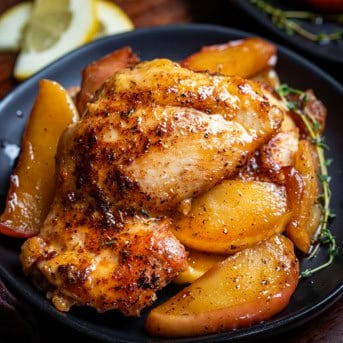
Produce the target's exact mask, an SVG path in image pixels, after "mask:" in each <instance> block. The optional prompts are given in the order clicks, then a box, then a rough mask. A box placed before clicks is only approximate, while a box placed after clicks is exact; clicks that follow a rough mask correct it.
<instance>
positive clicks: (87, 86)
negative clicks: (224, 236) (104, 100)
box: [76, 47, 139, 115]
mask: <svg viewBox="0 0 343 343" xmlns="http://www.w3.org/2000/svg"><path fill="white" fill-rule="evenodd" d="M138 62H139V58H138V56H136V55H135V54H134V53H133V52H132V50H131V48H130V47H124V48H121V49H118V50H115V51H114V52H112V53H110V54H108V55H106V56H104V57H102V58H101V59H99V60H97V61H95V62H93V63H91V64H89V65H88V66H87V67H86V68H85V69H83V71H82V81H81V91H80V92H79V94H78V95H77V97H76V104H77V109H78V111H79V113H80V115H82V114H83V113H84V111H85V110H86V108H87V103H88V102H89V101H91V100H92V98H93V96H94V94H95V92H96V90H97V89H99V88H100V86H102V84H103V83H104V82H105V81H106V79H108V78H109V77H110V76H112V75H113V74H114V73H115V72H116V71H118V70H120V69H123V68H126V67H130V66H134V65H135V64H137V63H138Z"/></svg>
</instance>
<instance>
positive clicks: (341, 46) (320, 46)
mask: <svg viewBox="0 0 343 343" xmlns="http://www.w3.org/2000/svg"><path fill="white" fill-rule="evenodd" d="M268 3H270V4H271V5H272V6H274V7H276V8H280V9H282V10H306V11H311V12H315V13H318V11H315V10H314V9H312V8H310V7H308V6H306V5H304V4H302V3H301V1H283V0H273V1H268ZM235 4H236V5H237V6H239V7H240V8H241V9H242V10H243V11H245V12H246V13H248V14H249V15H250V16H252V17H253V18H254V19H256V20H257V21H258V22H259V23H260V24H262V25H263V26H265V27H266V28H267V29H269V30H271V31H272V32H274V33H276V34H277V35H279V37H281V38H282V39H284V40H285V41H287V42H288V43H290V44H293V45H294V46H295V47H297V48H299V49H302V50H303V51H306V52H307V53H309V54H313V55H315V56H317V57H320V58H322V59H325V60H327V61H333V62H339V63H343V40H342V39H341V40H340V41H339V42H329V43H315V42H311V41H310V40H308V39H305V38H303V37H301V36H299V35H296V34H294V35H289V34H287V33H286V32H285V31H284V30H281V29H280V28H278V27H277V26H275V25H274V24H273V22H272V20H271V17H270V16H269V15H267V14H266V13H264V12H262V11H261V10H260V9H258V8H257V7H256V6H255V5H253V4H251V3H250V1H249V0H236V1H235ZM299 22H300V23H301V25H303V26H304V28H306V29H307V30H309V31H311V32H313V33H320V32H327V33H329V32H335V31H338V30H342V25H340V24H338V23H334V22H329V21H324V22H323V23H321V24H315V23H312V22H309V21H304V20H302V21H299Z"/></svg>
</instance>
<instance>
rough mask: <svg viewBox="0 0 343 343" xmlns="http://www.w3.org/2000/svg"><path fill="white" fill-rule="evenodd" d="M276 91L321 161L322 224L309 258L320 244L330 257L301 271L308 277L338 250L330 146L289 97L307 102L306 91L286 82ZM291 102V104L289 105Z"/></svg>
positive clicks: (324, 266)
mask: <svg viewBox="0 0 343 343" xmlns="http://www.w3.org/2000/svg"><path fill="white" fill-rule="evenodd" d="M275 91H276V93H277V94H278V95H279V97H280V98H281V100H282V102H283V104H284V105H285V106H286V108H290V109H291V110H292V111H293V113H294V114H296V115H297V116H298V117H299V118H300V119H301V120H302V122H303V124H304V125H305V127H306V129H307V132H308V134H309V138H310V139H311V141H312V143H313V144H314V145H315V148H316V151H317V155H318V161H319V172H318V180H319V181H320V183H321V188H322V194H320V195H319V196H318V202H319V204H320V205H321V210H322V211H321V212H322V214H321V221H320V225H319V228H318V231H317V232H318V234H317V235H316V236H317V237H316V245H315V246H314V247H313V249H312V253H311V255H310V256H309V258H312V257H313V256H314V254H315V253H316V251H317V250H318V248H319V246H320V245H327V254H328V258H327V261H326V262H324V263H323V264H321V265H319V266H318V267H315V268H313V269H306V270H304V271H303V272H301V274H300V277H301V278H306V277H310V276H311V275H313V274H314V273H316V272H318V271H319V270H322V269H324V268H326V267H328V266H329V265H330V264H331V263H332V261H333V260H334V258H335V256H336V255H337V252H338V248H337V244H336V239H335V237H334V236H333V235H332V233H331V231H330V229H329V221H330V220H332V219H333V218H334V217H335V215H334V214H333V213H332V212H331V209H330V201H331V190H330V187H329V183H330V176H329V175H328V169H327V167H328V166H329V165H330V164H331V162H332V159H326V158H325V151H327V150H328V149H329V147H328V146H327V144H325V142H324V137H323V136H322V135H321V134H320V125H318V124H319V123H318V121H317V120H316V119H315V118H314V117H313V115H312V114H311V113H310V112H309V111H308V110H307V109H306V107H302V106H299V105H298V104H297V102H295V101H294V100H293V99H292V100H289V99H288V98H287V97H288V96H289V95H290V96H291V95H298V96H299V100H302V103H304V100H305V99H306V103H307V101H308V98H307V95H306V93H305V92H303V91H301V90H298V89H294V88H291V87H288V86H287V85H286V84H282V85H280V86H279V87H277V88H276V89H275ZM290 103H291V106H289V104H290Z"/></svg>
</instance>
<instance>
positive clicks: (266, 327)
mask: <svg viewBox="0 0 343 343" xmlns="http://www.w3.org/2000/svg"><path fill="white" fill-rule="evenodd" d="M250 35H251V34H248V33H243V32H241V31H236V30H232V29H227V28H222V27H217V26H209V25H180V26H167V27H160V28H159V27H157V28H149V29H142V30H137V31H134V32H132V33H126V34H121V35H117V36H113V37H108V38H104V39H102V40H99V41H96V42H94V43H91V44H90V45H88V46H85V47H82V48H81V49H79V50H77V51H74V52H72V53H70V54H69V55H67V56H66V57H64V58H62V59H60V60H59V61H57V62H55V63H54V64H52V65H50V66H49V67H47V68H46V69H44V70H43V71H41V72H40V73H38V74H37V75H35V76H34V77H32V78H31V79H29V80H28V81H26V82H24V83H23V84H22V85H20V86H19V87H18V88H16V89H15V90H14V92H12V93H11V94H10V95H9V96H7V97H6V98H5V99H4V100H3V101H2V102H1V104H0V122H1V126H0V139H1V140H2V141H3V142H5V143H6V144H7V143H9V144H16V145H19V144H20V139H21V133H22V130H23V127H24V124H25V118H27V116H28V114H29V112H30V109H31V106H32V103H33V101H34V98H35V96H36V94H37V85H38V81H39V80H40V79H42V78H48V79H52V80H56V81H58V82H60V83H61V84H62V85H63V86H65V87H69V86H72V85H77V84H79V81H80V71H81V70H82V68H83V67H84V66H85V65H86V64H88V63H89V62H91V61H93V60H95V59H97V58H99V57H101V56H103V55H105V54H107V53H109V52H110V51H112V50H114V49H117V48H119V47H122V46H125V45H130V46H131V47H132V48H133V49H134V51H135V52H136V53H137V54H138V55H140V56H141V58H142V59H143V60H145V59H153V58H156V57H168V58H170V59H173V60H180V59H182V58H184V57H185V56H187V55H188V54H190V53H192V52H194V51H196V50H197V49H199V48H200V47H201V46H202V45H205V44H206V45H207V44H214V43H222V42H226V41H228V40H231V39H238V38H243V37H247V36H250ZM277 70H278V72H279V74H280V76H281V79H282V80H283V81H284V82H287V83H289V84H290V85H292V86H294V87H298V88H301V89H305V88H313V89H314V90H315V92H316V94H317V95H318V97H319V98H320V99H322V100H323V101H324V102H325V104H326V105H327V107H328V110H329V118H328V124H327V131H326V136H327V141H328V144H330V145H331V147H332V150H331V151H330V155H331V157H334V159H335V162H334V164H333V166H332V167H331V175H332V189H333V199H332V206H333V209H334V211H335V212H336V214H337V217H338V219H337V220H336V222H335V224H334V225H333V231H334V233H335V234H336V236H337V243H338V245H339V246H341V247H343V230H340V219H341V218H343V213H342V212H343V208H342V205H343V186H342V183H341V178H342V171H343V157H342V154H341V151H340V147H342V146H343V134H342V132H343V123H342V115H341V103H339V102H340V100H341V97H342V94H343V91H342V86H340V85H339V84H338V83H336V82H335V81H334V80H333V79H332V78H330V77H329V76H328V75H327V74H325V73H324V72H322V71H321V70H319V69H318V68H316V67H315V66H314V65H312V64H310V63H309V62H307V61H306V60H304V59H303V58H301V57H299V56H297V55H295V54H294V53H292V52H291V51H289V50H286V49H284V48H282V47H279V62H278V66H277ZM18 111H19V112H18ZM18 113H19V114H20V113H22V114H23V116H19V117H18V115H17V114H18ZM6 144H3V146H5V145H6ZM0 166H1V175H0V180H1V184H0V191H1V195H2V198H1V203H2V205H3V204H4V195H5V193H6V190H7V187H8V182H9V174H10V172H11V168H12V166H13V160H11V159H10V158H8V156H7V154H6V153H5V149H1V150H0ZM19 249H20V242H19V241H17V240H15V239H9V238H6V237H0V260H1V266H0V275H1V276H2V277H3V278H4V279H5V280H6V281H7V283H8V284H9V286H11V287H12V288H13V289H15V290H16V291H17V292H19V293H20V294H21V295H22V296H24V297H25V298H26V299H27V301H28V302H30V303H31V304H33V305H34V306H35V307H37V308H39V309H40V310H42V311H44V312H45V313H46V314H47V315H49V316H51V317H52V318H54V319H56V320H59V321H61V322H63V323H65V325H68V326H70V327H73V328H74V329H76V330H79V331H82V332H83V333H85V334H87V335H89V336H92V337H95V338H98V339H103V340H107V341H113V340H118V341H122V342H129V341H130V342H132V341H146V340H148V339H151V338H148V337H147V336H146V335H145V333H144V331H143V322H144V316H145V315H146V313H147V311H145V312H144V313H143V317H142V318H140V319H135V318H124V317H123V316H121V315H120V314H118V313H116V312H115V311H113V312H109V313H105V314H97V313H96V312H95V311H94V310H92V309H88V308H76V309H72V310H71V311H70V312H69V313H60V312H58V311H56V310H55V309H54V307H53V306H52V305H51V303H50V302H49V301H47V300H46V299H45V297H44V295H43V294H42V293H39V292H38V291H37V290H36V289H35V288H33V287H32V286H31V283H30V281H29V280H28V279H27V278H25V277H24V276H23V274H22V272H21V268H20V265H19V261H18V252H19ZM341 252H342V250H341ZM324 257H325V251H324V249H321V250H320V251H319V253H318V256H317V257H316V258H315V259H314V260H312V261H310V262H308V261H302V268H304V267H307V266H314V265H316V264H318V263H320V262H321V261H322V260H323V259H324ZM342 289H343V256H342V253H340V255H339V256H338V257H337V258H336V259H335V261H334V263H333V264H332V265H331V266H330V267H329V268H327V269H325V270H323V271H322V272H320V273H318V274H316V275H315V276H313V277H312V278H311V279H309V280H302V281H301V282H300V284H299V286H298V288H297V290H296V292H295V294H294V296H293V297H292V300H291V303H290V304H289V306H288V307H287V308H286V309H285V310H284V311H283V312H282V313H280V314H278V315H277V316H276V317H274V318H273V319H271V320H269V321H267V322H265V323H264V324H259V325H255V326H253V327H251V328H245V329H241V330H237V331H233V332H227V333H223V334H218V335H210V336H205V337H201V338H199V337H196V338H190V339H179V340H176V341H178V342H186V341H187V342H189V341H191V342H200V341H207V342H212V341H230V340H235V339H238V338H243V337H251V336H254V337H255V336H256V335H262V334H270V333H274V332H280V331H284V330H287V329H289V328H291V327H294V326H296V325H299V324H300V323H302V322H303V321H306V320H308V319H310V318H311V317H313V316H314V315H316V314H318V313H319V312H320V311H321V310H323V309H324V308H325V307H326V306H327V305H329V304H330V303H332V301H333V300H335V299H337V297H338V295H339V294H340V292H341V291H342ZM174 291H175V289H173V287H169V288H168V289H166V290H164V291H162V292H161V293H160V297H161V299H163V298H165V297H168V296H169V295H170V294H172V293H173V292H174ZM151 341H158V340H157V339H151Z"/></svg>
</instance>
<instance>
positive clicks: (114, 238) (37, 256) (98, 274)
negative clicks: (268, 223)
mask: <svg viewBox="0 0 343 343" xmlns="http://www.w3.org/2000/svg"><path fill="white" fill-rule="evenodd" d="M282 120H283V111H282V109H280V108H279V107H278V106H276V105H274V104H273V105H272V104H271V103H270V101H268V98H267V97H266V96H265V94H264V90H263V89H262V87H261V86H260V85H259V84H258V83H256V82H253V81H248V80H244V79H242V78H239V77H227V76H223V75H217V74H216V75H210V74H208V73H195V72H192V71H190V70H188V69H185V68H182V67H180V66H179V65H178V64H176V63H173V62H171V61H169V60H166V59H157V60H153V61H149V62H142V63H139V64H137V65H136V66H134V67H131V68H125V69H122V70H120V71H117V72H116V73H115V74H114V75H113V76H112V77H110V78H109V79H108V80H107V81H106V82H105V83H104V85H103V86H102V88H101V89H100V90H98V91H97V94H96V96H95V98H94V99H93V101H92V102H91V103H88V105H87V109H86V112H85V114H84V115H83V117H82V118H81V120H80V121H79V122H78V123H76V124H74V125H73V126H71V127H69V128H68V129H67V130H66V132H65V133H64V134H63V136H62V137H61V140H60V144H59V150H58V154H57V170H56V194H55V199H54V201H53V204H52V206H51V209H50V213H49V214H48V216H47V218H46V220H45V223H44V226H43V227H42V229H41V232H40V233H39V235H38V236H36V237H33V238H30V239H29V240H27V241H26V242H25V243H24V245H23V247H22V253H21V261H22V264H23V268H24V271H25V272H26V273H27V274H31V275H32V277H33V278H34V279H35V281H36V283H38V284H39V285H40V286H41V287H43V288H45V289H46V290H47V291H48V294H49V295H50V296H51V297H52V301H53V303H54V304H55V306H56V307H57V308H59V309H60V310H68V309H69V307H70V306H71V305H74V304H78V305H88V306H92V307H95V308H96V309H97V310H98V311H100V312H102V311H106V310H111V309H118V310H120V311H121V312H122V313H123V314H125V315H139V313H140V311H141V310H142V309H143V308H145V307H146V306H149V305H150V304H151V303H152V302H153V301H154V300H155V299H156V294H155V293H156V291H157V290H159V289H161V288H163V287H164V286H165V285H166V284H168V283H169V282H170V281H171V280H172V279H173V278H174V277H176V276H177V275H178V274H179V273H180V272H181V271H182V270H183V269H184V268H185V266H186V263H187V262H186V253H185V250H184V247H183V246H182V245H181V244H180V243H179V242H178V240H177V239H176V238H175V237H174V236H173V234H172V233H171V232H170V230H169V228H170V227H171V225H173V223H172V220H171V219H169V214H170V213H171V212H172V211H175V210H176V208H177V206H179V204H180V203H182V202H183V201H189V200H190V199H192V198H194V197H195V196H197V195H199V194H201V193H204V192H206V191H207V190H209V189H211V188H212V187H213V186H214V185H216V184H218V183H219V182H221V181H222V180H224V179H227V178H229V177H232V176H234V175H236V174H237V172H238V170H239V168H240V167H241V166H242V165H243V164H244V163H245V162H246V161H247V159H249V158H250V157H251V156H252V155H253V154H254V152H255V151H256V149H258V148H259V147H260V146H261V145H262V144H264V143H266V142H267V141H268V140H269V139H270V138H271V137H272V136H273V135H274V134H275V133H276V132H277V131H278V129H279V128H280V125H281V122H282Z"/></svg>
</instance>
